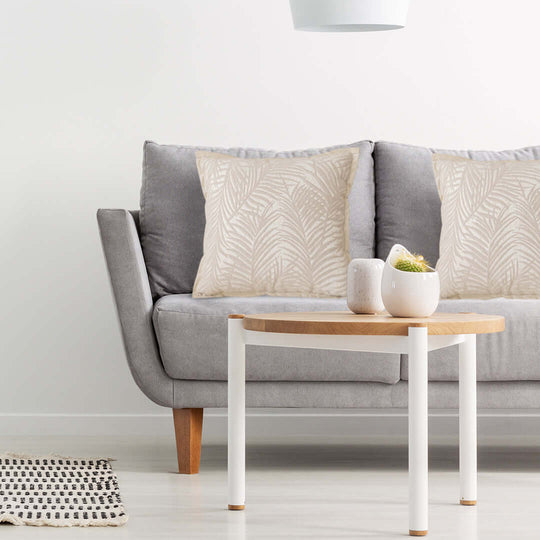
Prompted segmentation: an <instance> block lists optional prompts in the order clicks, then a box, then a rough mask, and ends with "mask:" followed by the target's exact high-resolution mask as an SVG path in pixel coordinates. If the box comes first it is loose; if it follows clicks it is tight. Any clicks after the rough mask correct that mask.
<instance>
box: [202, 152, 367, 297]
mask: <svg viewBox="0 0 540 540" xmlns="http://www.w3.org/2000/svg"><path fill="white" fill-rule="evenodd" d="M358 154H359V151H358V149H357V148H343V149H339V150H334V151H331V152H327V153H324V154H320V155H316V156H312V157H301V158H256V159H244V158H236V157H231V156H227V155H223V154H217V153H213V152H197V153H196V158H197V168H198V171H199V176H200V178H201V184H202V189H203V193H204V196H205V198H206V205H205V214H206V228H205V232H204V246H203V252H204V254H203V257H202V259H201V263H200V265H199V270H198V272H197V277H196V279H195V285H194V288H193V296H194V297H195V298H204V297H212V296H259V295H265V294H267V295H272V296H313V297H336V296H345V293H346V276H347V265H348V264H349V261H350V257H349V202H348V196H349V192H350V189H351V186H352V183H353V179H354V176H355V173H356V168H357V165H358Z"/></svg>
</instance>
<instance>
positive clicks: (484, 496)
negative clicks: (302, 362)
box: [0, 433, 540, 540]
mask: <svg viewBox="0 0 540 540" xmlns="http://www.w3.org/2000/svg"><path fill="white" fill-rule="evenodd" d="M173 445H174V443H173V437H172V433H171V436H170V437H167V438H165V437H159V438H148V437H146V438H145V437H137V436H131V437H107V438H90V437H82V436H81V437H42V438H40V439H36V438H33V439H31V438H28V437H10V438H3V440H2V447H3V449H6V450H10V451H20V452H31V453H41V454H44V453H50V452H54V453H62V454H67V455H72V456H82V455H86V456H98V455H99V456H110V457H114V458H117V460H118V461H116V462H115V463H114V464H113V466H114V468H115V470H116V471H117V473H118V476H119V481H120V489H121V491H122V495H123V499H124V503H125V505H126V508H127V511H128V513H129V522H128V524H127V525H126V526H124V527H120V528H103V529H101V528H93V529H80V528H77V529H53V528H46V527H42V528H38V527H36V528H35V527H14V526H11V525H3V526H1V527H0V537H1V538H2V540H3V539H7V540H11V539H15V538H17V539H22V538H24V539H26V538H32V539H34V538H37V539H40V538H53V537H54V538H58V539H62V540H66V539H85V538H96V539H102V538H115V539H119V540H121V539H128V538H129V539H131V538H157V539H159V538H178V539H190V538H197V539H199V538H207V539H213V538H216V539H217V538H220V539H221V538H223V539H225V538H229V539H232V538H234V539H244V538H246V539H247V538H249V539H259V538H261V539H262V538H264V539H274V538H325V539H331V538H373V539H385V538H405V536H406V535H407V473H406V466H407V450H406V448H405V447H402V446H400V447H396V446H379V445H365V446H343V445H328V446H323V447H320V446H316V445H309V446H284V445H274V446H272V445H266V446H255V447H253V446H252V447H248V458H247V460H248V472H247V501H246V504H247V507H246V511H245V512H228V511H227V510H225V508H226V506H227V501H226V448H225V447H222V446H208V447H204V448H203V457H202V462H201V473H200V474H199V475H196V476H180V475H178V474H175V449H174V446H173ZM539 450H540V448H538V447H528V448H523V449H519V448H515V447H513V448H504V447H482V448H480V451H479V459H478V462H479V469H480V473H479V505H478V506H477V507H463V506H460V505H459V504H457V501H458V475H457V448H456V447H454V446H452V447H446V446H435V447H433V446H432V447H431V448H430V532H429V538H431V539H437V538H448V539H460V540H461V539H467V540H469V539H470V540H472V539H477V538H480V539H507V538H508V539H516V538H535V539H538V538H540V451H539Z"/></svg>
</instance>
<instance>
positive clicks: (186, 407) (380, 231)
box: [98, 141, 540, 473]
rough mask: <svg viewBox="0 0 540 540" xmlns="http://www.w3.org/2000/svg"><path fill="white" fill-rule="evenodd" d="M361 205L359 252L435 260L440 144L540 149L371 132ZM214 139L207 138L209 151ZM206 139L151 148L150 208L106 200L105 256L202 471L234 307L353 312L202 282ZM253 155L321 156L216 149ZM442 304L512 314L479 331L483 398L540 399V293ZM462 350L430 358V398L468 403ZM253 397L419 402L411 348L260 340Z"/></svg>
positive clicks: (355, 199)
mask: <svg viewBox="0 0 540 540" xmlns="http://www.w3.org/2000/svg"><path fill="white" fill-rule="evenodd" d="M354 146H358V147H359V148H360V161H359V167H358V172H357V176H356V179H355V183H354V187H353V189H352V192H351V196H350V206H351V212H350V214H351V218H350V219H351V223H350V226H351V235H350V237H351V244H350V248H351V255H352V256H353V257H378V258H381V259H384V258H386V255H387V253H388V251H389V249H390V247H391V246H392V245H393V244H394V243H397V242H399V243H401V244H404V245H405V246H407V247H408V248H409V249H411V250H412V251H418V252H421V253H423V254H424V255H425V256H426V258H427V259H428V260H429V261H430V262H431V263H432V264H435V263H436V262H437V259H438V249H439V245H438V244H439V235H440V228H441V220H440V201H439V197H438V194H437V190H436V186H435V179H434V176H433V169H432V165H431V154H432V152H439V153H451V154H457V155H463V156H467V157H470V158H472V159H494V160H500V159H540V147H530V148H524V149H520V150H514V151H504V152H476V151H475V152H466V151H450V150H434V149H429V148H422V147H415V146H409V145H402V144H395V143H388V142H377V143H372V142H370V141H361V142H358V143H354ZM205 149H206V148H205ZM195 150H196V148H194V147H182V146H171V145H158V144H155V143H152V142H147V143H146V144H145V147H144V162H143V186H142V190H141V210H140V213H139V211H127V210H99V211H98V222H99V228H100V232H101V238H102V243H103V248H104V252H105V258H106V261H107V266H108V269H109V274H110V277H111V282H112V288H113V292H114V297H115V301H116V306H117V309H118V314H119V318H120V324H121V328H122V335H123V339H124V345H125V349H126V355H127V359H128V363H129V366H130V369H131V373H132V374H133V377H134V379H135V381H136V383H137V384H138V386H139V387H140V388H141V390H142V391H143V392H144V393H145V394H146V395H147V396H148V397H149V398H150V399H151V400H153V401H154V402H156V403H158V404H160V405H163V406H165V407H171V408H172V409H173V410H174V411H175V414H174V418H175V427H176V438H177V444H178V457H179V467H180V471H181V472H185V473H191V472H197V471H198V459H199V456H198V453H199V452H200V428H201V425H200V424H201V422H202V414H201V413H202V411H201V409H203V408H205V407H226V405H227V383H226V380H227V358H226V354H227V346H226V339H227V338H226V336H227V315H228V314H229V313H233V312H234V313H256V312H275V311H310V310H345V309H346V303H345V300H344V299H319V298H279V297H254V298H211V299H193V298H192V296H191V294H190V292H191V287H192V285H193V281H194V279H195V274H196V271H197V267H198V264H199V260H200V258H201V256H202V239H203V233H204V198H203V196H202V192H201V189H200V184H199V179H198V176H197V170H196V166H195V158H194V152H195ZM211 150H219V151H221V152H227V153H229V154H231V155H237V156H248V157H265V156H289V155H312V154H316V153H319V152H323V151H326V150H329V148H323V149H318V150H306V151H300V152H289V153H285V152H284V153H276V152H271V151H262V150H254V149H240V148H235V149H214V148H212V149H211ZM439 310H440V311H448V312H459V311H475V312H483V313H492V314H500V315H504V317H505V318H506V331H505V332H503V333H500V334H489V335H482V336H479V337H478V345H477V348H478V381H479V382H478V406H479V408H539V407H540V300H538V299H505V298H498V299H491V300H478V299H452V300H442V301H441V303H440V306H439ZM457 366H458V363H457V348H456V347H452V348H448V349H442V350H440V351H435V352H433V353H431V354H430V363H429V378H430V381H432V383H431V384H430V386H429V403H430V407H435V408H454V407H457V403H458V386H457V377H458V373H457ZM246 377H247V379H248V383H247V389H246V401H247V406H248V407H325V408H326V407H336V408H346V407H355V408H386V407H392V408H394V407H406V406H407V357H406V356H399V355H392V354H369V353H350V352H335V351H319V350H317V351H315V350H313V351H311V350H310V351H306V350H298V349H275V348H264V347H249V348H248V351H247V373H246Z"/></svg>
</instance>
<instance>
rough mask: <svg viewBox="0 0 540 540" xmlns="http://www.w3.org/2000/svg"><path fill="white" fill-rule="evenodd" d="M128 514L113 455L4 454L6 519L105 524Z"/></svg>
mask: <svg viewBox="0 0 540 540" xmlns="http://www.w3.org/2000/svg"><path fill="white" fill-rule="evenodd" d="M127 519H128V518H127V515H126V513H125V510H124V506H123V505H122V501H121V498H120V490H119V489H118V479H117V477H116V474H115V473H114V472H113V470H112V467H111V463H110V460H109V459H107V458H97V459H96V458H88V459H86V458H66V457H61V456H55V455H51V456H26V455H21V454H0V523H2V522H4V523H12V524H13V525H36V526H42V525H48V526H51V527H90V526H93V527H99V526H108V525H109V526H119V525H123V524H124V523H125V522H126V521H127Z"/></svg>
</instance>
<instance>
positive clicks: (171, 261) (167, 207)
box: [140, 141, 540, 298]
mask: <svg viewBox="0 0 540 540" xmlns="http://www.w3.org/2000/svg"><path fill="white" fill-rule="evenodd" d="M344 146H353V147H359V148H360V158H359V164H358V170H357V174H356V178H355V182H354V185H353V188H352V190H351V194H350V196H349V202H350V253H351V257H353V258H354V257H362V258H370V257H378V258H380V259H383V260H384V259H386V257H387V255H388V252H389V251H390V248H391V247H392V246H393V245H394V244H396V243H399V244H403V245H405V246H406V247H407V248H408V249H410V250H411V251H415V252H419V253H422V254H423V255H424V257H426V259H427V260H428V261H429V262H430V263H431V264H432V265H435V264H436V263H437V260H438V258H439V237H440V232H441V216H440V206H441V203H440V199H439V195H438V192H437V187H436V185H435V177H434V173H433V165H432V161H431V156H432V154H433V153H443V154H452V155H458V156H463V157H468V158H470V159H477V160H528V159H540V146H533V147H527V148H521V149H518V150H506V151H500V152H490V151H471V150H438V149H434V148H425V147H420V146H411V145H407V144H399V143H391V142H384V141H381V142H377V143H375V144H373V143H372V142H371V141H360V142H356V143H353V144H350V145H340V146H331V147H327V148H318V149H309V150H298V151H291V152H275V151H273V150H258V149H252V148H227V149H224V148H209V147H202V146H201V147H195V146H174V145H160V144H156V143H154V142H146V143H145V145H144V161H143V182H142V188H141V210H140V235H141V244H142V248H143V253H144V258H145V262H146V266H147V270H148V276H149V279H150V286H151V290H152V294H153V296H154V298H157V297H161V296H164V295H167V294H175V293H186V292H191V291H192V289H193V283H194V281H195V276H196V274H197V270H198V267H199V262H200V260H201V257H202V253H203V236H204V227H205V216H204V196H203V193H202V190H201V185H200V180H199V175H198V172H197V166H196V163H195V152H196V151H197V150H210V151H214V152H221V153H225V154H229V155H233V156H238V157H247V158H261V157H301V156H311V155H316V154H320V153H322V152H328V151H330V150H334V149H336V148H343V147H344Z"/></svg>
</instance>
